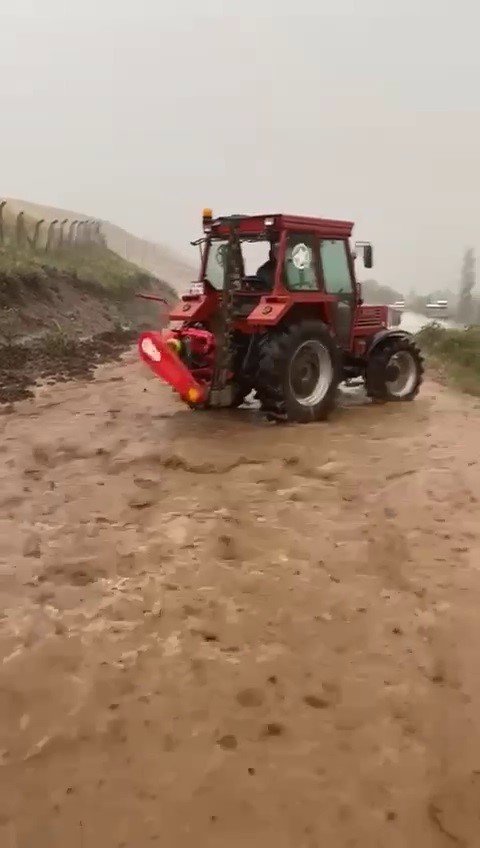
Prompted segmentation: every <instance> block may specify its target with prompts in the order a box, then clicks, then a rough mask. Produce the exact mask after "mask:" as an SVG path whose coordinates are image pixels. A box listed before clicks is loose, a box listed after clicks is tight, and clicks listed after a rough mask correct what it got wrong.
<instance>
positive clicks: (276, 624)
mask: <svg viewBox="0 0 480 848" xmlns="http://www.w3.org/2000/svg"><path fill="white" fill-rule="evenodd" d="M479 426H480V408H479V404H478V402H476V401H475V400H474V399H472V398H468V397H462V396H457V395H454V394H453V393H451V392H449V391H448V390H446V389H444V388H442V387H440V386H439V385H437V384H436V383H433V382H429V383H427V385H426V386H425V388H424V391H423V392H422V394H421V396H420V397H419V398H418V400H417V401H416V402H415V403H412V404H400V405H389V406H380V407H379V406H372V405H370V404H367V403H365V402H364V400H363V396H362V394H361V392H360V391H359V392H358V393H355V392H354V393H352V394H350V395H345V396H344V398H343V402H342V404H341V405H340V407H339V409H338V410H337V411H336V413H335V415H334V416H333V418H332V420H331V421H330V422H329V423H328V424H312V425H308V426H303V427H277V426H275V425H268V424H265V423H264V422H263V421H262V420H261V418H260V417H259V414H258V411H257V410H255V409H253V408H252V409H249V408H244V409H240V410H238V411H237V412H235V413H219V414H215V413H198V414H196V413H192V412H190V411H189V410H187V409H184V408H182V407H181V406H179V405H178V403H177V402H176V401H175V400H174V399H173V398H172V396H171V394H170V392H169V391H168V390H167V389H166V388H165V387H162V386H161V385H160V384H159V383H158V382H157V381H156V380H154V379H153V378H151V377H150V375H149V373H148V372H146V371H145V370H144V369H143V368H142V366H141V365H140V364H138V363H137V361H136V357H135V354H133V353H128V354H127V356H126V358H124V359H123V360H122V361H121V362H120V363H115V364H108V365H105V366H102V367H101V368H99V369H98V370H97V371H96V374H95V378H94V380H93V381H91V382H76V383H65V384H59V385H55V386H48V385H47V386H43V387H41V388H40V389H39V390H38V392H37V395H36V398H35V400H26V401H23V402H21V403H18V404H17V405H16V407H15V410H14V411H13V413H12V414H11V415H7V416H2V417H1V418H0V430H1V440H0V450H1V453H2V457H1V459H2V463H1V465H0V475H1V480H0V493H1V494H0V524H1V527H0V540H1V541H0V600H1V604H0V609H1V613H0V649H1V652H2V658H3V662H2V665H1V667H0V845H2V846H4V845H5V846H8V848H10V846H12V848H13V846H14V848H56V846H59V847H60V846H82V848H127V846H128V848H130V846H132V848H146V846H150V845H161V846H168V848H170V847H171V848H216V846H219V848H220V846H222V848H223V846H229V848H236V846H247V845H248V846H249V848H270V846H275V848H317V846H318V848H326V847H327V846H328V848H353V846H358V847H359V848H384V846H388V848H404V846H406V845H408V846H410V847H411V848H417V846H418V848H420V846H421V848H431V846H435V848H437V846H438V848H450V846H455V845H458V846H472V848H474V846H477V845H479V844H480V837H479V834H480V820H479V816H480V813H479V811H480V805H479V795H480V678H479V675H478V657H477V654H478V647H477V646H478V644H479V642H480V616H479V614H478V610H479V606H480V571H479V563H480V556H479V554H480V527H479V522H478V515H479V502H478V499H479V498H480V474H479V452H478V432H479Z"/></svg>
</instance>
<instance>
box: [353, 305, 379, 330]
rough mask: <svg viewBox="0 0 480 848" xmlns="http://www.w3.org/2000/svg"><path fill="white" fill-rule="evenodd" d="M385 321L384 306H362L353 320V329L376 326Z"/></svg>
mask: <svg viewBox="0 0 480 848" xmlns="http://www.w3.org/2000/svg"><path fill="white" fill-rule="evenodd" d="M386 320H387V316H386V310H385V307H384V306H362V307H361V309H359V310H358V313H357V315H356V318H355V327H370V326H372V325H375V326H378V325H379V324H383V323H385V322H386Z"/></svg>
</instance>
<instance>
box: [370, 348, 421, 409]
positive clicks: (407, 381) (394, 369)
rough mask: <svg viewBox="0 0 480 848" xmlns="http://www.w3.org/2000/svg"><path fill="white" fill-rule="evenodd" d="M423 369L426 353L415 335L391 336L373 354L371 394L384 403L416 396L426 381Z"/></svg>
mask: <svg viewBox="0 0 480 848" xmlns="http://www.w3.org/2000/svg"><path fill="white" fill-rule="evenodd" d="M423 372H424V367H423V357H422V354H421V352H420V349H419V348H418V347H417V345H416V344H415V342H414V341H413V339H409V338H401V337H399V338H393V339H390V340H389V341H387V342H386V343H385V344H384V345H382V346H381V347H380V348H378V349H374V350H373V351H372V353H371V354H370V357H369V359H368V362H367V370H366V379H365V383H366V389H367V395H368V396H369V397H371V398H372V400H376V401H378V402H383V403H386V402H387V401H395V402H399V401H405V400H413V399H414V398H415V397H416V396H417V394H418V392H419V390H420V386H421V385H422V382H423Z"/></svg>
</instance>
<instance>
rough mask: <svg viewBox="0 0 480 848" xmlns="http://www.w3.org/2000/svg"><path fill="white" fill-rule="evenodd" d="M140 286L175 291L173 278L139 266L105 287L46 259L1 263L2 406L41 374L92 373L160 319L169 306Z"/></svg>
mask: <svg viewBox="0 0 480 848" xmlns="http://www.w3.org/2000/svg"><path fill="white" fill-rule="evenodd" d="M117 261H118V262H121V260H115V262H117ZM94 271H95V266H94V265H93V273H94ZM142 291H143V292H148V293H156V294H158V295H159V296H161V297H164V298H166V299H167V300H168V301H169V302H172V301H173V299H174V293H173V290H172V289H171V288H170V287H169V286H168V285H166V284H164V283H161V282H160V281H158V280H154V279H153V278H152V277H151V276H149V275H148V274H145V273H143V272H141V271H138V274H134V275H133V276H132V277H129V279H128V285H122V286H117V287H111V288H107V287H105V286H102V285H100V284H98V283H95V282H93V281H92V280H85V279H82V277H81V276H78V274H76V273H72V272H70V273H69V272H66V271H60V270H58V269H57V268H55V267H50V266H47V265H45V266H43V267H39V268H36V269H34V270H30V271H25V270H23V271H21V272H17V273H14V272H12V271H9V272H8V273H5V272H3V273H2V270H1V268H0V410H1V409H2V406H1V405H2V404H9V403H12V402H13V401H15V400H19V399H21V398H24V397H28V396H29V395H31V394H32V389H33V387H34V385H35V384H36V382H37V381H38V380H46V379H49V378H51V379H57V380H65V379H68V378H72V377H80V376H81V377H91V375H92V373H93V370H94V368H95V367H96V366H97V365H98V364H99V363H100V362H104V361H108V360H111V359H115V358H118V356H119V355H120V354H121V353H122V352H123V351H124V350H125V349H126V347H127V346H128V345H129V344H131V343H132V341H133V340H134V339H135V337H136V335H137V334H138V331H139V329H141V328H142V327H147V326H149V327H152V326H154V327H157V326H162V325H163V323H164V320H165V319H164V315H165V308H166V307H163V306H162V304H152V303H151V302H147V301H142V300H139V299H138V298H137V297H136V294H137V293H138V292H142Z"/></svg>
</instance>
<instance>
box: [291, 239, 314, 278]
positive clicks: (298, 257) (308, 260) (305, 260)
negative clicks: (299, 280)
mask: <svg viewBox="0 0 480 848" xmlns="http://www.w3.org/2000/svg"><path fill="white" fill-rule="evenodd" d="M292 262H293V264H294V265H295V268H298V270H299V271H303V270H304V268H309V267H310V265H311V264H312V251H311V250H310V248H309V247H307V245H306V244H303V242H301V243H300V244H296V245H295V247H294V248H293V250H292Z"/></svg>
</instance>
